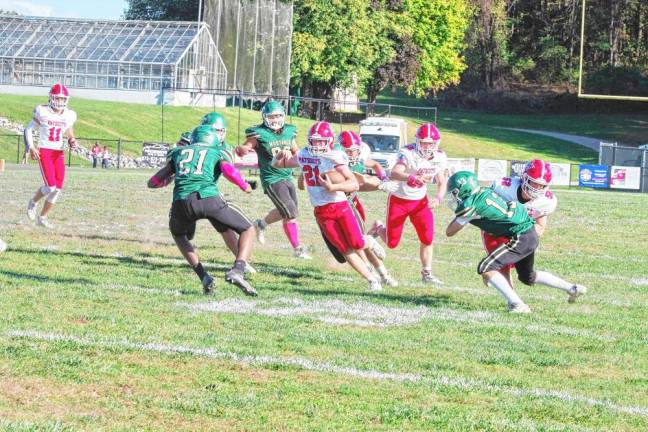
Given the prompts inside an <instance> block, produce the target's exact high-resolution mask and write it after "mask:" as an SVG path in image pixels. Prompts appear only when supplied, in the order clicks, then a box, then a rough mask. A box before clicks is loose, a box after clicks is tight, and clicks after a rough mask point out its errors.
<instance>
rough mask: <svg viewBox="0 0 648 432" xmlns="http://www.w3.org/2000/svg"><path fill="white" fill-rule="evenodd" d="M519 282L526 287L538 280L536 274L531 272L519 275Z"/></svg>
mask: <svg viewBox="0 0 648 432" xmlns="http://www.w3.org/2000/svg"><path fill="white" fill-rule="evenodd" d="M518 280H519V281H520V282H522V283H523V284H524V285H533V284H534V283H535V280H536V272H531V273H528V274H524V273H519V274H518Z"/></svg>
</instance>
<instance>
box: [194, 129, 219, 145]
mask: <svg viewBox="0 0 648 432" xmlns="http://www.w3.org/2000/svg"><path fill="white" fill-rule="evenodd" d="M198 143H201V144H206V145H217V144H218V143H219V141H218V134H217V133H216V130H215V129H214V128H212V127H211V126H209V125H200V126H198V127H197V128H195V129H194V130H193V132H191V144H198Z"/></svg>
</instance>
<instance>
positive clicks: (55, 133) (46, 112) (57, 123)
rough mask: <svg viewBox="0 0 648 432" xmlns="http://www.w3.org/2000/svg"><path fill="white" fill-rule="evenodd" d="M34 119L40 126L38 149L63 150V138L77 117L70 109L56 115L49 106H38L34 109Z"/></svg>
mask: <svg viewBox="0 0 648 432" xmlns="http://www.w3.org/2000/svg"><path fill="white" fill-rule="evenodd" d="M34 119H36V120H37V121H38V123H39V124H40V126H39V128H38V132H39V139H38V147H39V148H46V149H51V150H63V142H64V141H63V136H64V134H65V131H67V130H68V129H70V128H71V127H72V125H74V122H75V121H76V119H77V115H76V113H75V112H74V111H72V110H71V109H67V108H65V109H64V110H63V112H62V113H61V114H57V113H55V112H54V111H53V110H52V108H50V106H49V105H38V106H37V107H36V108H34Z"/></svg>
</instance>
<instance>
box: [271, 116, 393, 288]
mask: <svg viewBox="0 0 648 432" xmlns="http://www.w3.org/2000/svg"><path fill="white" fill-rule="evenodd" d="M334 143H335V134H334V133H333V129H332V128H331V125H330V124H329V123H327V122H317V123H315V124H314V125H313V126H312V127H311V128H310V130H309V131H308V145H307V146H306V147H304V148H303V149H301V150H299V152H298V153H297V154H293V152H292V151H291V150H290V149H284V150H281V151H278V152H276V154H275V157H274V159H273V160H272V166H274V167H282V168H284V167H286V168H287V167H290V168H296V167H298V166H299V167H301V169H302V176H303V178H304V180H303V181H304V185H305V187H306V191H307V192H308V196H309V199H310V202H311V204H312V206H313V213H314V215H315V220H316V221H317V224H318V225H319V227H320V229H321V231H322V233H323V235H324V236H325V237H326V239H327V240H328V241H329V242H330V243H331V245H332V246H333V247H334V248H335V249H336V250H338V251H340V252H342V254H343V255H344V258H345V260H346V261H347V262H348V263H349V265H351V267H353V269H354V270H355V271H357V272H358V273H359V274H360V275H361V276H362V277H363V278H365V279H366V280H367V282H368V284H369V289H370V290H372V291H376V290H380V289H382V285H381V283H380V280H378V278H376V276H374V275H373V274H372V273H371V271H370V270H369V268H368V266H367V264H366V262H365V259H364V258H363V255H362V251H363V250H364V249H365V247H366V243H365V239H364V235H363V234H362V229H361V227H360V224H359V223H358V220H357V219H356V217H355V215H354V212H353V210H352V209H351V206H350V204H349V201H348V199H347V196H346V194H347V193H353V192H356V191H357V190H358V189H359V185H358V181H357V180H356V178H355V176H354V174H353V173H352V172H351V170H350V169H349V167H348V163H347V157H346V154H345V153H344V152H342V151H340V150H337V149H335V148H334Z"/></svg>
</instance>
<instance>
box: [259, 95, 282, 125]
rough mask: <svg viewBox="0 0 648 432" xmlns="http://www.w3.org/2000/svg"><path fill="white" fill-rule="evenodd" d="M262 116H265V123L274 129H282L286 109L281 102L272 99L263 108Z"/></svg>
mask: <svg viewBox="0 0 648 432" xmlns="http://www.w3.org/2000/svg"><path fill="white" fill-rule="evenodd" d="M261 117H263V124H264V125H265V126H266V127H267V128H269V129H272V130H273V131H278V130H281V128H283V127H284V123H285V121H286V111H285V110H284V107H283V105H282V104H281V103H280V102H277V101H276V100H274V99H270V100H269V101H268V102H266V103H265V105H263V108H261Z"/></svg>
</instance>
